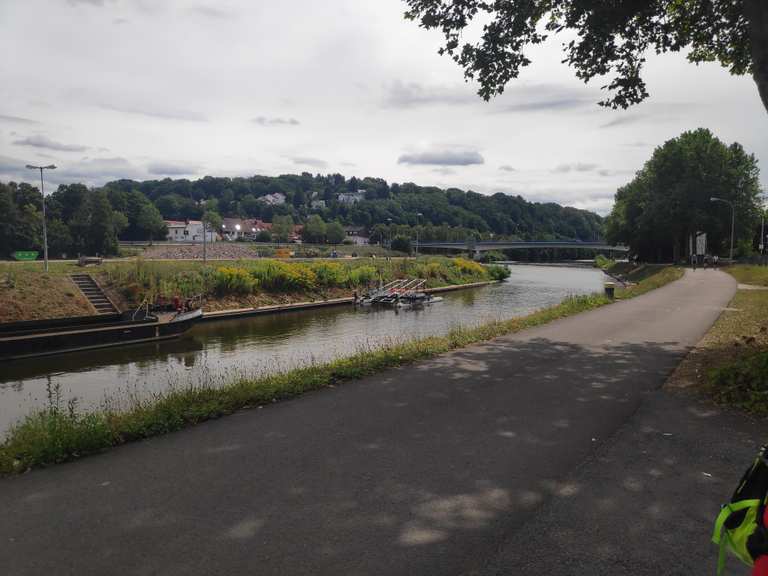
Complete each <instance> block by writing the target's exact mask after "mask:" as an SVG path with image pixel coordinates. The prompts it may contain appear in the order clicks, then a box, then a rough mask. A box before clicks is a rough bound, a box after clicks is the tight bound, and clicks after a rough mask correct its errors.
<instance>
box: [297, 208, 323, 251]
mask: <svg viewBox="0 0 768 576" xmlns="http://www.w3.org/2000/svg"><path fill="white" fill-rule="evenodd" d="M325 234H326V226H325V222H323V219H322V218H321V217H320V216H318V215H317V214H313V215H312V216H310V217H309V219H308V220H307V223H306V224H304V228H303V229H302V231H301V238H302V240H304V242H310V243H315V244H321V243H323V242H325Z"/></svg>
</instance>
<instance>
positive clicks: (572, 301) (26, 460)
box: [0, 273, 679, 474]
mask: <svg viewBox="0 0 768 576" xmlns="http://www.w3.org/2000/svg"><path fill="white" fill-rule="evenodd" d="M677 277H679V276H676V275H674V274H671V273H666V274H663V275H662V276H661V277H660V278H656V277H655V276H652V277H650V278H648V279H647V280H646V282H647V283H648V285H649V286H651V287H650V288H648V289H652V288H654V287H658V286H660V285H662V284H664V283H668V282H671V281H672V280H674V279H676V278H677ZM641 284H642V283H641ZM646 291H647V290H645V289H643V288H642V287H640V285H638V287H636V289H635V290H627V291H623V293H622V297H624V298H628V297H631V296H637V295H639V294H642V293H644V292H646ZM610 302H611V301H610V300H609V299H607V298H605V297H604V296H600V295H594V296H579V297H572V298H568V299H566V300H564V301H563V302H561V303H560V304H558V305H556V306H553V307H551V308H546V309H543V310H540V311H538V312H534V313H533V314H530V315H528V316H524V317H521V318H513V319H510V320H505V321H497V322H491V323H488V324H483V325H480V326H476V327H471V328H460V329H456V330H453V331H451V332H450V333H448V334H446V335H444V336H432V337H428V338H423V339H418V340H412V341H409V342H404V343H399V344H393V345H391V346H387V347H384V348H380V349H375V350H369V351H364V352H361V353H358V354H355V355H353V356H350V357H347V358H342V359H339V360H336V361H333V362H330V363H327V364H321V365H314V366H308V367H304V368H299V369H295V370H290V371H287V372H283V373H278V374H272V375H268V376H264V377H261V378H258V379H240V380H237V381H234V382H232V383H230V384H226V385H224V386H219V387H212V386H195V387H187V388H182V389H171V390H169V391H167V392H166V393H164V394H160V395H157V396H155V397H154V398H151V399H149V400H145V401H136V403H135V404H134V406H133V407H131V408H130V409H128V410H125V411H110V410H103V411H97V412H89V413H79V412H78V411H77V410H76V407H75V405H74V404H73V403H71V402H70V403H69V404H68V405H67V407H66V408H62V407H61V402H60V401H59V398H58V397H57V396H55V395H54V397H53V398H52V400H51V401H50V402H49V407H48V408H46V409H44V410H40V411H38V412H35V413H32V414H30V415H28V416H27V417H25V418H24V419H22V420H21V421H20V422H19V423H17V424H16V425H15V426H13V427H12V428H11V429H10V430H9V432H8V434H7V436H6V438H5V440H4V441H3V443H2V444H0V474H13V473H18V472H23V471H25V470H28V469H30V468H36V467H41V466H46V465H50V464H55V463H59V462H65V461H68V460H73V459H75V458H78V457H81V456H84V455H87V454H91V453H94V452H99V451H102V450H105V449H107V448H109V447H112V446H117V445H120V444H124V443H126V442H131V441H134V440H140V439H143V438H148V437H151V436H156V435H159V434H164V433H166V432H172V431H176V430H180V429H182V428H185V427H187V426H191V425H194V424H197V423H199V422H203V421H205V420H210V419H213V418H218V417H220V416H224V415H226V414H231V413H233V412H235V411H237V410H241V409H244V408H251V407H256V406H261V405H264V404H269V403H272V402H276V401H278V400H284V399H287V398H292V397H295V396H298V395H301V394H303V393H305V392H308V391H311V390H317V389H319V388H323V387H326V386H330V385H334V384H338V383H340V382H344V381H349V380H355V379H359V378H363V377H365V376H369V375H371V374H374V373H376V372H380V371H382V370H384V369H387V368H392V367H396V366H401V365H404V364H409V363H412V362H416V361H418V360H423V359H426V358H431V357H434V356H436V355H438V354H441V353H444V352H448V351H450V350H455V349H457V348H461V347H464V346H467V345H469V344H474V343H477V342H482V341H487V340H490V339H493V338H496V337H498V336H503V335H505V334H510V333H513V332H517V331H520V330H524V329H526V328H531V327H534V326H539V325H542V324H546V323H548V322H551V321H553V320H557V319H559V318H564V317H566V316H571V315H573V314H577V313H579V312H584V311H587V310H592V309H595V308H599V307H601V306H604V305H606V304H609V303H610Z"/></svg>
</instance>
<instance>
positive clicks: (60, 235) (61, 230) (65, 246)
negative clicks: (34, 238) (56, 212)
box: [47, 218, 72, 258]
mask: <svg viewBox="0 0 768 576" xmlns="http://www.w3.org/2000/svg"><path fill="white" fill-rule="evenodd" d="M47 228H48V230H47V232H48V255H49V256H50V257H51V258H61V257H63V256H64V255H65V254H68V253H69V252H70V247H71V246H72V236H70V234H69V228H67V225H66V224H64V222H62V221H61V220H59V219H58V218H54V219H52V220H50V221H49V222H48V226H47Z"/></svg>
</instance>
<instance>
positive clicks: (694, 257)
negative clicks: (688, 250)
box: [691, 254, 698, 270]
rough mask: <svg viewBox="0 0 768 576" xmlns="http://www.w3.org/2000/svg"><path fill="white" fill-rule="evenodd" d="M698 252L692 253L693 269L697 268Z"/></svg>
mask: <svg viewBox="0 0 768 576" xmlns="http://www.w3.org/2000/svg"><path fill="white" fill-rule="evenodd" d="M697 259H698V258H697V256H696V254H691V266H693V269H694V270H696V260H697Z"/></svg>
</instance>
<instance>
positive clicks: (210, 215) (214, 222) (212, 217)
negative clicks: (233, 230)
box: [201, 210, 222, 231]
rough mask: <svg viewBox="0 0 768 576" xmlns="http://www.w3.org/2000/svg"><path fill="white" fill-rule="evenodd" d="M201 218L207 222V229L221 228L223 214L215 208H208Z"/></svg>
mask: <svg viewBox="0 0 768 576" xmlns="http://www.w3.org/2000/svg"><path fill="white" fill-rule="evenodd" d="M201 220H202V221H203V222H204V223H205V229H206V230H208V231H216V230H219V229H220V228H221V222H222V220H221V215H220V214H219V213H218V212H216V211H215V210H206V211H205V212H204V213H203V216H202V218H201Z"/></svg>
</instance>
